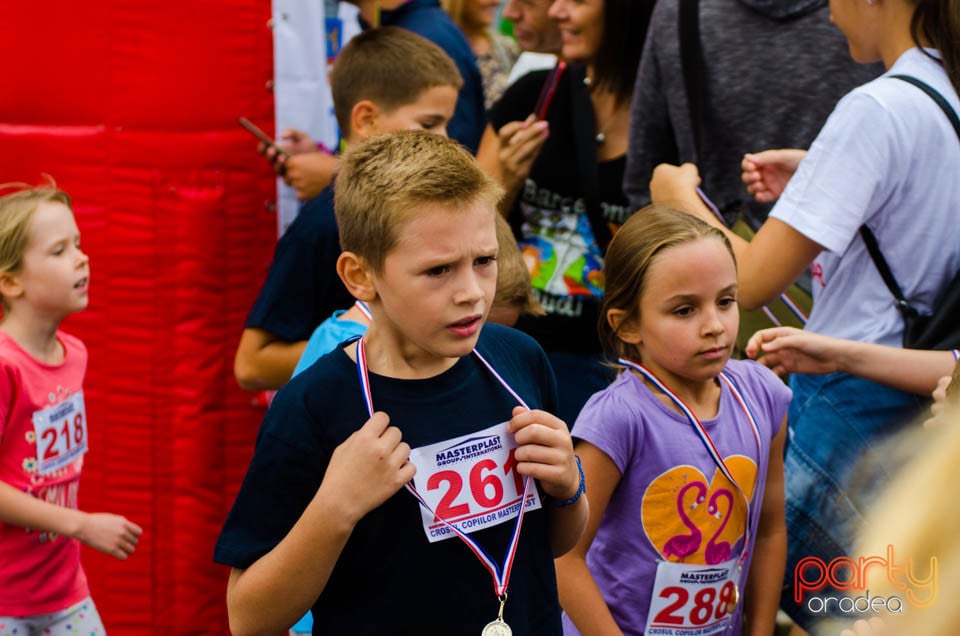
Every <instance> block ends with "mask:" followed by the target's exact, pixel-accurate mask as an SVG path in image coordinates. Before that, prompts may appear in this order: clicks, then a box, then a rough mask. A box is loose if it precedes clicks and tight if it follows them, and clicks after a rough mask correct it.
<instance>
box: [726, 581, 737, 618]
mask: <svg viewBox="0 0 960 636" xmlns="http://www.w3.org/2000/svg"><path fill="white" fill-rule="evenodd" d="M739 602H740V588H739V587H737V584H736V583H734V585H733V597H732V598H731V599H730V602H729V603H727V613H728V614H733V613H734V612H735V611H736V610H737V603H739Z"/></svg>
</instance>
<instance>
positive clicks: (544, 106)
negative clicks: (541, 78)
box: [533, 60, 567, 121]
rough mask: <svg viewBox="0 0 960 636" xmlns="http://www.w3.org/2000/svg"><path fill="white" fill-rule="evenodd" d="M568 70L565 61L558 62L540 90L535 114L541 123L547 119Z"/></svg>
mask: <svg viewBox="0 0 960 636" xmlns="http://www.w3.org/2000/svg"><path fill="white" fill-rule="evenodd" d="M566 69H567V64H566V62H564V61H563V60H557V65H556V66H554V67H553V69H551V70H550V72H549V73H548V74H547V79H546V81H545V82H544V83H543V88H542V89H540V96H539V97H537V104H536V106H534V107H533V112H534V114H535V115H536V117H537V119H538V120H539V121H543V120H544V119H546V118H547V112H548V111H549V110H550V104H551V103H552V102H553V96H554V95H555V94H556V92H557V84H559V83H560V78H561V77H563V72H564V71H565V70H566Z"/></svg>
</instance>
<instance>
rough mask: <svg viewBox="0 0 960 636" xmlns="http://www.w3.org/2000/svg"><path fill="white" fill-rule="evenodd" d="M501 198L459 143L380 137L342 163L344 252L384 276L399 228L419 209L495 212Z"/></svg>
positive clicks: (337, 206) (419, 135) (415, 135)
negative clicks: (474, 207)
mask: <svg viewBox="0 0 960 636" xmlns="http://www.w3.org/2000/svg"><path fill="white" fill-rule="evenodd" d="M502 195H503V190H502V188H501V187H500V186H499V185H498V184H497V183H496V182H495V181H494V180H493V179H491V178H490V177H488V176H487V174H486V173H485V172H484V171H483V170H482V169H481V168H480V164H478V163H477V160H476V159H475V158H474V157H473V155H471V154H470V153H469V152H468V151H467V150H466V149H464V148H463V147H462V146H461V145H460V144H458V143H457V142H455V141H451V140H450V139H447V138H446V137H442V136H440V135H437V134H434V133H431V132H427V131H423V130H414V131H403V132H395V133H389V134H385V135H376V136H374V137H371V138H370V139H366V140H364V141H362V142H360V143H358V144H355V145H351V146H350V147H348V148H347V151H346V152H345V153H344V155H343V159H342V160H341V162H340V172H339V173H338V175H337V178H336V181H335V182H334V198H333V202H334V204H333V205H334V212H335V214H336V217H337V226H338V227H339V228H340V246H341V247H342V248H343V250H344V251H348V252H353V253H354V254H357V255H358V256H360V257H361V258H363V259H364V260H365V261H366V262H367V263H368V264H369V265H370V266H371V267H372V268H373V270H374V271H375V272H382V271H383V263H384V260H385V259H386V256H387V253H388V252H390V250H391V249H393V248H394V246H395V245H396V243H397V235H398V228H399V227H400V225H401V224H403V222H404V221H406V220H408V219H409V218H410V217H411V216H413V215H414V214H416V212H417V208H418V207H420V206H422V205H427V204H430V205H443V206H448V207H450V208H451V209H462V208H466V207H467V206H469V205H471V204H473V203H475V202H477V201H483V202H484V203H487V204H489V205H490V206H492V209H493V210H495V209H496V206H497V203H498V202H499V201H500V197H501V196H502Z"/></svg>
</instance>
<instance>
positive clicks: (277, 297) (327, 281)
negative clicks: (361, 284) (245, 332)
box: [245, 188, 353, 342]
mask: <svg viewBox="0 0 960 636" xmlns="http://www.w3.org/2000/svg"><path fill="white" fill-rule="evenodd" d="M339 256H340V234H339V232H338V230H337V222H336V218H335V217H334V214H333V189H332V188H328V189H327V190H324V191H323V192H322V193H321V194H320V195H319V196H317V197H316V198H314V199H311V200H310V201H308V202H307V203H306V205H304V206H303V209H302V210H300V213H299V214H298V215H297V218H296V219H295V220H294V222H293V223H292V224H291V225H290V227H289V228H287V231H286V232H285V233H284V235H283V236H282V237H280V240H279V241H278V242H277V248H276V251H275V253H274V257H273V262H272V263H271V265H270V271H269V272H268V273H267V278H266V280H265V281H264V283H263V287H262V288H261V289H260V294H259V295H258V296H257V300H256V301H255V302H254V305H253V308H252V309H251V310H250V314H249V315H248V316H247V322H246V325H245V326H246V327H253V328H258V329H263V330H264V331H267V332H269V333H271V334H273V335H274V336H276V337H278V338H279V339H281V340H283V341H286V342H297V341H300V340H307V339H308V338H309V337H310V334H311V333H313V330H314V329H315V328H316V327H317V325H319V324H320V323H321V322H323V321H324V320H325V319H326V318H327V317H328V316H330V315H331V314H332V313H333V312H334V311H336V310H337V309H346V308H347V307H349V306H350V305H351V304H352V303H353V297H352V296H350V294H349V293H348V292H347V290H346V288H345V287H344V286H343V283H342V282H341V281H340V278H339V276H337V271H336V265H337V258H339Z"/></svg>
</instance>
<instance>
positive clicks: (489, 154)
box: [0, 0, 960, 636]
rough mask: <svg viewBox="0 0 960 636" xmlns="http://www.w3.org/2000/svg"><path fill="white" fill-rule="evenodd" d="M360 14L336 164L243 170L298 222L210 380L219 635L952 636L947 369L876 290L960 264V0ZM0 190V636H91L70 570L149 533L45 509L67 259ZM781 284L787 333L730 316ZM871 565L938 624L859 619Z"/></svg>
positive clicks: (412, 9)
mask: <svg viewBox="0 0 960 636" xmlns="http://www.w3.org/2000/svg"><path fill="white" fill-rule="evenodd" d="M353 4H356V5H357V7H358V8H359V16H360V18H359V19H360V20H361V23H362V25H363V27H364V29H363V31H362V32H361V33H360V34H359V35H356V36H355V37H353V39H351V40H350V41H349V42H348V43H347V44H346V45H345V46H344V47H343V49H342V50H341V51H340V52H339V55H338V57H337V59H336V61H335V62H334V65H333V70H332V73H331V77H330V82H331V91H332V94H333V101H334V113H335V117H336V120H337V125H338V128H339V130H340V132H341V136H342V140H343V141H342V144H341V150H340V152H338V153H331V152H329V151H328V150H326V149H324V150H318V149H317V144H316V143H315V142H314V141H313V139H311V137H310V135H309V134H307V132H305V131H302V130H292V129H291V130H286V131H283V132H282V133H281V135H280V138H279V139H278V141H277V142H276V143H275V144H266V145H264V144H261V146H260V147H259V149H258V150H259V151H260V153H261V154H263V155H264V156H265V157H266V160H268V161H270V162H271V163H273V164H274V166H275V168H276V169H277V171H278V172H279V173H280V174H282V175H283V177H284V179H285V180H286V181H287V183H288V184H290V185H291V186H293V187H295V188H296V190H297V193H298V196H299V198H301V199H302V201H303V204H302V207H301V209H300V212H299V214H298V216H297V218H296V220H295V221H294V223H293V224H291V225H290V226H289V228H288V229H287V230H286V232H285V233H284V235H283V236H282V237H281V238H280V239H279V241H278V243H277V246H276V250H275V254H274V258H273V261H272V263H271V265H270V268H269V272H268V273H267V276H266V280H265V282H264V284H263V286H262V288H261V289H260V291H259V294H258V295H257V298H256V301H255V303H254V305H253V308H252V309H251V311H250V313H249V316H248V318H247V321H246V324H245V325H244V326H243V329H242V335H241V336H240V339H239V343H238V346H237V350H236V357H235V360H234V372H235V375H236V379H237V381H238V383H239V384H240V386H241V387H243V388H244V389H247V390H251V391H276V394H275V396H273V398H272V402H271V403H270V405H269V408H268V410H267V411H266V414H265V417H264V420H263V423H262V425H261V428H260V431H259V433H258V436H257V439H256V447H255V450H254V455H253V459H252V461H251V463H250V466H249V467H248V470H247V474H246V477H245V478H244V481H243V483H242V485H241V486H240V490H239V493H238V495H237V498H236V501H235V503H234V505H233V507H232V509H231V511H230V513H229V515H228V517H227V518H226V520H225V521H224V524H223V529H222V532H221V534H220V536H219V538H218V540H217V543H216V549H215V554H214V559H215V561H216V562H218V563H221V564H223V565H225V566H228V567H229V568H230V575H229V583H228V588H227V593H226V602H227V607H228V615H229V621H230V630H231V632H232V633H235V634H260V633H271V634H276V633H282V632H284V631H286V630H291V629H293V630H294V631H295V632H310V631H312V632H313V633H334V634H385V633H386V634H407V633H424V632H426V633H437V634H449V633H474V634H475V633H478V632H480V633H482V634H484V635H488V636H497V635H502V634H517V635H518V636H519V635H523V634H529V635H532V636H540V635H548V634H567V635H572V634H688V633H697V634H701V635H704V636H706V635H711V636H712V635H720V634H723V635H734V634H741V633H743V634H750V635H751V636H771V635H772V634H774V633H775V631H776V630H778V629H780V628H783V627H784V621H783V620H782V618H780V619H778V614H779V616H780V617H782V616H783V615H784V614H786V615H788V616H789V620H790V623H792V627H791V629H792V630H793V633H795V634H802V633H804V632H809V633H813V634H829V635H830V636H838V635H839V634H840V633H841V631H843V633H844V634H856V635H857V636H864V635H866V634H872V635H874V636H880V635H884V636H886V635H891V636H902V635H905V634H915V633H923V634H931V635H935V636H937V635H941V634H942V635H946V634H951V633H952V629H953V627H952V626H953V625H954V624H955V623H956V620H957V617H956V616H955V613H956V612H955V611H954V610H953V608H952V606H951V605H950V604H949V603H948V602H946V601H944V600H941V601H940V603H936V602H935V600H936V596H937V590H938V589H939V588H938V587H937V584H938V580H939V581H942V582H943V583H946V584H949V582H950V581H952V580H953V578H954V577H956V576H957V573H956V571H955V569H956V568H955V563H956V559H954V558H953V553H954V552H956V550H957V546H956V545H954V543H955V542H954V540H953V538H952V529H953V527H954V526H955V525H956V524H955V521H956V520H955V519H954V516H955V515H953V514H952V513H949V512H946V510H948V507H946V506H943V505H942V504H940V503H939V502H938V498H937V497H936V496H935V495H936V494H938V493H937V492H935V491H934V490H931V486H930V484H931V483H934V482H939V481H945V480H949V479H950V477H949V476H950V475H951V474H953V473H954V472H955V471H956V466H957V465H958V461H957V460H958V459H960V446H958V443H960V435H958V430H960V406H958V405H957V404H956V402H957V395H958V394H960V379H958V377H957V376H958V375H960V363H958V362H957V359H958V357H960V351H958V350H956V349H952V350H951V349H949V348H948V347H949V346H957V345H956V344H952V345H944V346H943V347H942V348H940V349H939V350H936V349H930V350H926V349H919V348H911V347H910V346H909V344H910V341H905V326H904V313H903V311H902V307H901V305H902V303H899V304H898V300H897V299H896V298H895V296H894V295H893V294H892V293H891V288H890V284H889V282H888V279H889V278H890V277H891V276H892V277H893V278H894V279H895V280H896V281H897V282H898V284H899V288H900V290H901V291H902V294H903V296H904V297H905V298H906V299H908V300H909V304H910V305H911V306H912V307H914V308H915V309H916V310H918V311H919V312H920V313H921V314H929V313H931V312H932V311H933V309H934V308H935V306H936V304H937V302H938V300H939V298H941V297H942V296H943V294H944V292H945V290H946V288H947V286H948V285H949V284H950V281H951V280H952V279H953V278H954V275H955V274H956V273H957V271H958V270H960V224H956V223H951V222H950V220H949V218H950V217H949V214H951V213H952V211H953V210H954V209H956V208H957V206H958V204H960V181H957V180H954V179H951V178H944V177H947V176H948V175H950V170H951V169H952V168H953V167H954V166H957V165H960V125H958V126H957V128H956V130H954V126H953V125H952V124H951V119H950V117H949V115H950V113H951V112H953V113H958V112H960V99H958V91H960V23H957V21H956V20H955V17H956V15H957V14H958V12H960V0H830V1H829V4H828V3H827V2H826V1H825V0H701V1H699V2H697V1H696V0H656V2H655V1H654V0H507V2H506V4H505V5H504V6H502V7H499V4H500V3H499V1H497V0H445V2H444V3H443V5H442V6H441V4H440V3H439V2H438V1H437V0H379V1H374V0H356V1H355V2H353ZM498 7H499V8H500V9H501V10H502V16H503V18H504V19H505V20H506V21H507V22H508V23H509V24H510V25H511V26H512V35H511V36H508V35H505V34H503V33H502V32H500V31H499V30H498V29H497V21H498V19H499V18H498V13H497V9H498ZM830 22H832V23H833V24H832V25H831V24H830ZM916 81H919V82H921V86H919V87H918V86H916V85H914V86H911V85H908V82H913V83H915V82H916ZM927 88H930V89H931V90H932V91H934V92H933V95H937V94H939V96H940V99H941V101H942V102H943V104H942V105H941V104H940V103H938V101H937V100H935V99H931V96H930V94H929V93H927V92H926V89H927ZM954 117H955V115H954ZM4 189H5V190H7V191H9V192H8V193H2V192H0V195H2V196H0V301H2V307H3V312H2V319H0V352H2V355H0V370H2V373H0V636H7V635H8V634H9V635H13V634H16V635H18V636H19V635H20V634H40V633H43V634H55V635H63V634H76V633H84V634H86V633H90V634H101V633H104V628H103V622H102V621H101V620H100V617H99V616H98V614H97V611H96V607H95V604H94V602H93V600H92V598H90V592H89V589H88V587H87V584H86V579H85V576H84V573H83V568H82V566H81V564H80V557H79V545H80V544H81V543H83V544H86V545H89V546H91V547H93V548H95V549H97V550H100V551H102V552H104V553H106V554H109V555H112V556H114V557H116V558H118V559H125V558H127V557H128V556H129V555H130V554H131V553H132V552H133V551H134V549H135V548H136V545H137V542H138V538H139V537H140V535H141V533H142V529H141V528H140V527H139V526H137V525H136V524H135V523H133V522H132V521H130V520H127V519H125V518H123V517H121V516H117V515H112V514H109V513H86V512H83V511H80V510H78V507H77V500H76V493H77V488H78V483H79V479H80V474H81V470H82V467H83V462H84V460H85V456H86V455H85V454H86V452H87V447H86V426H87V424H86V411H85V407H84V402H83V391H82V386H83V376H84V371H85V366H86V359H87V358H86V356H87V352H86V349H85V348H84V346H83V344H82V343H81V342H80V341H79V340H78V339H76V338H74V337H72V336H70V335H69V334H66V333H64V332H63V331H61V330H60V329H59V324H60V322H61V321H62V320H63V319H64V318H66V317H67V316H68V315H70V314H72V313H74V312H77V311H80V310H82V309H83V308H84V307H85V306H86V304H87V282H88V277H89V267H90V265H89V260H88V258H87V256H86V255H85V254H84V252H83V251H82V250H81V248H80V232H79V229H78V228H77V225H76V222H75V221H74V219H73V214H72V210H71V202H70V198H69V196H68V195H67V194H66V193H64V192H62V191H61V190H59V189H57V188H56V186H55V185H52V184H48V185H41V186H27V185H25V184H6V185H5V186H4ZM712 201H715V202H716V205H714V204H713V203H711V202H712ZM738 222H739V223H740V224H742V225H743V226H744V227H746V228H747V230H746V234H745V232H744V231H739V230H738V229H737V223H738ZM874 244H875V245H879V249H880V251H881V252H882V254H883V255H884V257H885V260H886V262H887V265H888V268H889V270H890V273H889V274H887V273H884V272H883V271H882V269H881V268H878V265H877V259H876V257H875V256H874V251H875V249H874V248H873V247H871V245H874ZM798 281H799V282H800V283H801V284H802V285H803V286H805V287H808V288H809V290H810V292H811V293H812V297H813V308H812V311H811V313H810V315H809V319H807V320H806V325H805V327H804V328H803V329H797V328H793V327H787V326H781V327H774V328H770V329H762V330H759V331H756V329H755V325H754V324H753V323H752V322H747V321H745V320H742V316H743V315H745V314H744V313H743V312H744V311H745V310H752V309H757V308H760V307H762V306H764V305H765V304H767V303H769V302H771V301H773V300H774V299H776V298H777V297H779V296H780V295H781V294H783V293H785V292H786V290H787V289H788V288H789V287H790V286H791V285H793V284H795V283H797V282H798ZM958 322H960V319H958ZM958 329H960V324H958ZM738 337H739V338H740V339H741V341H743V342H746V344H745V345H744V346H743V347H742V348H741V347H738V345H737V343H738ZM951 375H952V376H953V378H951ZM931 396H932V398H933V403H934V406H933V409H932V411H933V412H932V414H930V413H929V412H928V411H929V409H928V406H929V405H930V403H931ZM925 415H926V416H927V417H928V418H929V419H927V421H926V422H924V423H923V425H921V422H922V420H923V418H924V417H925ZM904 436H906V437H904ZM906 440H909V441H906ZM907 450H909V456H907V452H906V451H907ZM91 461H98V460H97V456H96V454H94V455H93V456H92V459H91ZM908 507H909V508H910V509H911V510H912V511H913V514H911V515H905V514H904V511H905V509H906V508H908ZM888 548H889V552H887V551H886V550H887V549H888ZM894 549H896V551H897V554H898V555H900V556H901V558H904V559H908V560H910V562H911V563H919V564H923V563H928V562H929V563H931V564H932V565H931V566H930V568H929V570H930V571H929V572H927V571H924V572H917V571H915V570H913V569H912V567H913V566H912V565H911V566H908V574H905V575H904V576H907V577H911V576H922V575H923V574H929V578H928V579H926V581H927V583H931V581H932V583H931V585H932V587H931V588H929V589H928V591H930V590H932V599H933V600H931V595H930V594H928V595H927V596H926V597H923V596H922V595H919V596H918V595H917V594H914V595H913V596H911V594H913V593H914V592H916V590H912V589H911V590H908V591H907V593H906V597H905V598H907V599H909V600H910V602H909V603H906V606H905V602H903V601H902V602H901V605H900V610H901V611H897V610H894V609H892V608H891V606H890V604H887V605H886V609H887V610H889V612H888V613H884V614H880V613H878V612H877V611H876V610H875V607H876V603H875V602H874V603H873V604H871V603H870V602H869V601H870V599H869V596H870V594H871V593H873V594H875V595H879V594H883V595H884V596H883V598H884V599H890V598H900V597H896V596H895V595H896V594H901V595H902V593H903V591H904V589H906V588H905V587H904V580H906V579H904V580H900V579H896V580H895V579H894V578H890V577H892V576H893V575H889V576H887V579H886V580H885V581H877V580H875V578H876V576H878V575H879V574H880V573H881V572H884V573H887V574H889V572H891V571H893V570H894V569H895V568H894V565H893V561H894V554H893V551H894ZM878 555H887V556H885V557H881V556H878ZM865 559H866V561H867V562H869V563H873V562H878V561H877V560H883V559H886V561H884V563H885V564H886V566H887V569H884V568H882V567H877V568H875V569H873V570H872V572H868V570H870V568H868V567H867V566H866V565H864V560H865ZM938 559H939V561H938ZM938 562H939V569H938V567H937V563H938ZM811 564H814V565H815V564H822V567H821V570H822V572H821V574H822V576H821V577H820V580H818V581H816V582H812V581H811V579H810V578H808V577H807V574H809V571H810V568H813V567H814V565H811ZM827 564H829V565H827ZM858 564H859V565H858ZM857 568H859V569H857ZM921 569H922V567H921ZM850 570H856V571H854V572H850ZM897 571H898V572H899V571H900V570H897ZM372 573H376V575H375V576H373V575H372ZM938 573H939V577H940V579H938V578H937V577H938ZM871 576H872V577H874V578H870V577H871ZM867 580H869V581H870V582H869V584H868V583H867V582H866V581H867ZM861 583H862V584H863V585H862V586H861ZM853 590H856V591H860V590H869V591H867V597H868V598H867V605H868V607H867V608H862V607H860V606H858V605H856V603H857V602H858V600H859V599H856V600H855V599H853V598H852V597H851V594H850V593H851V591H853ZM811 591H813V592H816V593H817V595H818V596H817V598H818V599H821V601H822V603H821V606H820V608H819V609H817V607H816V606H815V605H814V604H813V603H812V602H808V601H811V600H812V599H811V594H810V592H811ZM828 597H829V598H833V599H835V600H836V599H848V600H850V604H851V606H852V607H854V608H855V611H847V610H845V609H844V604H843V602H842V600H839V601H838V602H835V603H834V604H833V607H832V608H830V607H828V603H827V602H826V601H825V600H824V599H826V598H828ZM875 600H876V597H875V598H874V601H875ZM825 619H827V620H825ZM856 619H862V620H856Z"/></svg>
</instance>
